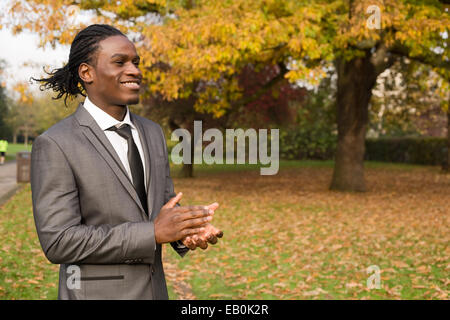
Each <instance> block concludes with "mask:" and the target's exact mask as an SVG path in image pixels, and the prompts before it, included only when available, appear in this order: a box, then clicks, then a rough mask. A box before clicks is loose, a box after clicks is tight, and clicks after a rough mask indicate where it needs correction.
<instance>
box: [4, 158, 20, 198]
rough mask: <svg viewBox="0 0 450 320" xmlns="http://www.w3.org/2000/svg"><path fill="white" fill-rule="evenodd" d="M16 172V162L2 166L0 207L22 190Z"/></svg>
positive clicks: (9, 162)
mask: <svg viewBox="0 0 450 320" xmlns="http://www.w3.org/2000/svg"><path fill="white" fill-rule="evenodd" d="M16 171H17V167H16V160H13V161H8V162H5V163H4V164H3V165H0V206H2V205H3V204H4V203H5V202H6V201H7V200H8V199H9V198H10V197H11V196H12V195H13V194H14V193H15V192H16V191H17V190H18V189H19V188H20V184H17V182H16V181H17V180H16V174H17V172H16Z"/></svg>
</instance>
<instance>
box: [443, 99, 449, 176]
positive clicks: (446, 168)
mask: <svg viewBox="0 0 450 320" xmlns="http://www.w3.org/2000/svg"><path fill="white" fill-rule="evenodd" d="M443 162H444V165H443V166H442V169H443V170H444V172H447V173H448V172H450V106H449V107H448V110H447V160H446V161H445V160H444V161H443Z"/></svg>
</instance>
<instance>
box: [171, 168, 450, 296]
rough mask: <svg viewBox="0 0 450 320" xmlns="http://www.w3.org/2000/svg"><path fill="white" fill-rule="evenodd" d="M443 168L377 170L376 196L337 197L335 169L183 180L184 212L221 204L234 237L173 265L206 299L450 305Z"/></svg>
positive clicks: (369, 174)
mask: <svg viewBox="0 0 450 320" xmlns="http://www.w3.org/2000/svg"><path fill="white" fill-rule="evenodd" d="M437 170H438V169H437V168H433V167H431V168H430V167H424V168H414V169H410V170H404V169H392V168H388V169H385V168H369V169H366V182H367V186H368V191H367V192H366V193H349V192H336V191H329V190H328V186H329V182H330V180H331V175H332V169H330V168H290V169H282V170H280V172H279V174H277V175H275V176H260V175H259V174H258V173H257V172H255V171H248V172H228V173H227V174H223V173H220V174H219V173H218V174H202V175H200V176H198V177H196V178H195V179H174V182H175V188H176V191H177V192H179V191H182V192H183V193H184V197H183V199H184V203H183V204H184V205H187V204H207V203H211V202H213V201H217V202H218V203H219V204H220V207H219V209H217V211H216V214H215V217H214V221H213V224H214V225H215V226H217V227H219V228H221V229H222V230H223V231H224V234H225V235H224V237H223V238H222V239H221V240H219V243H218V244H217V245H215V246H210V247H209V248H208V249H207V250H206V251H202V250H196V251H193V252H192V251H191V252H190V253H188V255H187V256H186V257H185V258H183V259H179V258H177V257H176V255H174V254H168V258H167V259H168V260H169V261H171V263H174V264H176V267H177V268H178V269H179V270H189V272H190V273H189V276H188V277H187V278H185V279H184V280H185V281H186V280H187V281H188V282H189V283H190V284H191V286H192V290H193V292H194V294H195V296H196V297H197V298H199V299H216V298H221V299H222V298H227V297H230V298H233V299H266V298H268V299H312V298H314V299H316V298H319V299H322V298H323V299H329V298H333V299H375V298H376V299H380V298H381V299H445V297H447V295H448V292H449V282H448V281H445V280H446V279H448V278H449V274H450V273H449V253H450V252H449V246H448V243H449V234H450V232H449V231H450V230H449V226H450V215H449V213H450V212H449V206H448V203H449V200H450V196H449V195H450V176H449V175H442V174H440V173H439V172H438V171H437ZM372 265H376V266H378V267H379V269H380V280H381V287H380V289H368V288H367V279H368V278H369V277H370V276H371V275H372V274H373V273H368V272H367V268H368V267H369V266H372ZM172 280H173V281H174V283H175V281H176V277H173V278H172Z"/></svg>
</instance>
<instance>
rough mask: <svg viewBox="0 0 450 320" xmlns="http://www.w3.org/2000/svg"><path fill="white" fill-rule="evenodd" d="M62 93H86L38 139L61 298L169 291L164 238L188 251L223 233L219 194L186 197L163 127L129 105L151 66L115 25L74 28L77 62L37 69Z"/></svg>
mask: <svg viewBox="0 0 450 320" xmlns="http://www.w3.org/2000/svg"><path fill="white" fill-rule="evenodd" d="M34 80H37V81H40V82H42V83H43V84H42V86H43V87H44V88H46V89H50V88H51V89H53V90H54V91H57V92H58V96H57V98H61V97H62V96H64V95H65V101H66V99H67V98H68V97H69V96H76V95H77V94H82V95H85V93H87V97H86V99H85V101H84V103H80V105H79V106H78V108H77V110H76V112H75V113H74V114H72V115H71V116H69V117H67V118H66V119H64V120H62V121H60V122H59V123H57V124H56V125H54V126H53V127H51V128H50V129H48V130H47V131H46V132H44V133H43V134H42V135H40V136H39V137H38V138H36V139H35V141H34V143H33V149H32V159H31V161H32V162H31V188H32V198H33V213H34V218H35V223H36V228H37V232H38V236H39V240H40V243H41V246H42V248H43V251H44V253H45V255H46V256H47V258H48V259H49V260H50V261H51V262H52V263H56V264H60V265H61V266H60V273H59V292H58V298H59V299H168V294H167V288H166V282H165V277H164V271H163V266H162V262H161V245H162V244H163V243H170V244H171V245H172V247H173V248H174V249H175V250H176V251H177V252H178V253H179V254H180V255H181V256H184V255H185V254H186V252H187V251H188V250H189V249H192V250H193V249H195V248H196V247H197V246H200V247H201V248H203V249H204V248H206V247H207V245H208V242H209V243H212V244H214V243H216V242H217V237H221V236H222V232H221V231H220V230H218V229H217V228H215V227H214V226H212V225H211V224H210V221H211V219H212V215H213V213H214V210H215V209H216V208H217V207H218V204H217V203H213V204H211V205H209V206H188V207H182V206H179V205H178V204H177V203H178V201H179V200H180V199H181V196H182V195H181V193H179V194H178V195H175V193H174V190H173V183H172V180H171V178H170V172H169V161H168V155H167V147H166V143H165V139H164V134H163V131H162V130H161V127H160V126H159V125H158V124H156V123H154V122H153V121H151V120H148V119H146V118H143V117H139V116H137V115H135V114H132V113H130V112H129V109H128V107H127V105H129V104H136V103H138V101H139V89H140V85H141V80H142V73H141V71H140V70H139V56H138V55H137V52H136V49H135V47H134V45H133V43H132V42H131V41H129V40H128V38H127V37H126V36H124V35H123V34H122V33H121V32H120V31H119V30H117V29H115V28H113V27H111V26H108V25H91V26H89V27H87V28H86V29H84V30H82V31H80V32H79V33H78V34H77V36H76V37H75V39H74V41H73V43H72V45H71V49H70V56H69V62H68V63H67V65H66V66H64V67H62V68H60V69H57V70H55V71H53V72H52V73H50V77H49V78H43V79H34Z"/></svg>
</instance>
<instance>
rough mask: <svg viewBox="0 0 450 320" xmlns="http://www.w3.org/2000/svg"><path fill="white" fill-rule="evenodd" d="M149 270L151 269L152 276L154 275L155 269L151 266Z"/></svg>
mask: <svg viewBox="0 0 450 320" xmlns="http://www.w3.org/2000/svg"><path fill="white" fill-rule="evenodd" d="M151 268H152V274H154V273H155V268H154V267H153V265H152V266H151Z"/></svg>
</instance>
